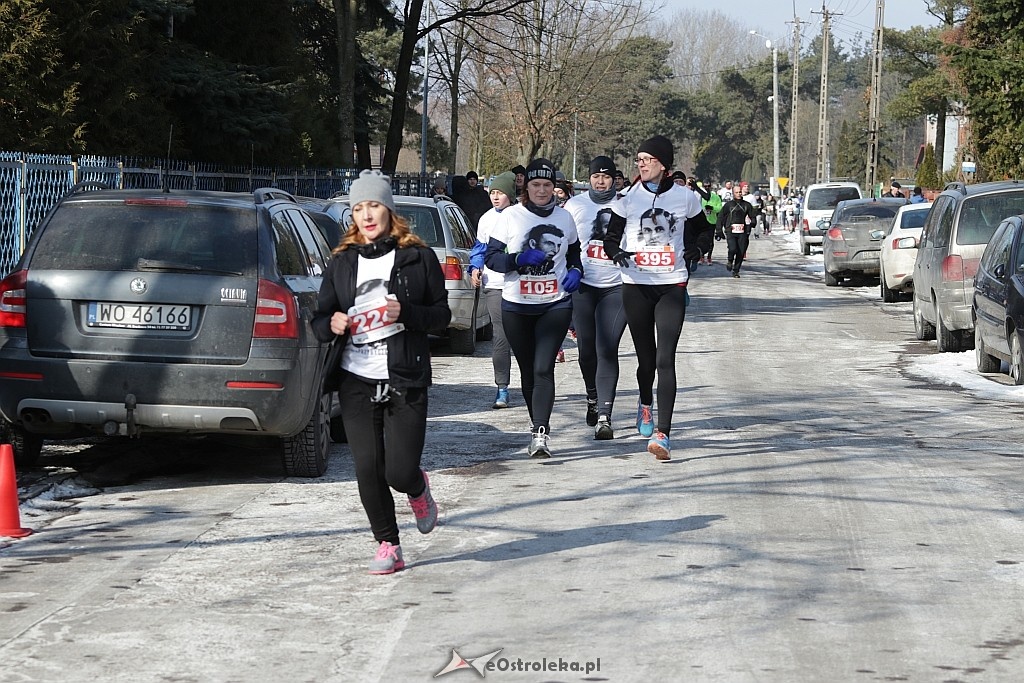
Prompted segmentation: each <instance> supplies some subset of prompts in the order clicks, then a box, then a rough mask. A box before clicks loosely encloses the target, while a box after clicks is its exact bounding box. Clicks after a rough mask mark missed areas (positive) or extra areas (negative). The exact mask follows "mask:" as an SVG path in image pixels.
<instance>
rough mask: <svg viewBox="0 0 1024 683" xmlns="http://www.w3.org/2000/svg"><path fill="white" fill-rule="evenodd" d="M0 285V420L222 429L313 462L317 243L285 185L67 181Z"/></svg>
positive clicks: (326, 398) (109, 431) (80, 426)
mask: <svg viewBox="0 0 1024 683" xmlns="http://www.w3.org/2000/svg"><path fill="white" fill-rule="evenodd" d="M97 185H99V184H98V183H84V184H83V183H79V185H78V186H76V187H75V188H73V189H72V191H71V192H70V193H69V194H68V195H66V196H65V197H63V198H62V199H61V200H60V201H59V202H58V203H57V204H56V205H55V206H54V208H53V209H52V210H51V211H50V213H49V214H48V215H47V216H46V218H45V219H44V220H43V221H42V223H41V224H40V225H39V227H37V228H36V230H35V231H34V233H33V235H32V239H31V241H30V242H29V244H28V246H27V248H26V249H25V252H24V253H23V254H22V256H21V258H20V260H19V261H18V263H17V265H16V266H15V267H14V270H13V272H11V273H10V274H9V275H8V276H7V277H5V278H4V279H3V280H2V281H0V418H2V420H3V425H4V430H5V432H6V433H7V436H8V438H9V439H10V441H11V442H12V443H13V444H14V447H15V448H14V450H15V455H16V458H17V459H18V461H19V463H21V464H31V462H33V461H34V460H35V459H36V458H38V456H39V454H40V450H41V448H42V445H43V441H44V439H60V438H68V437H76V436H82V435H93V434H96V435H107V436H116V435H122V436H128V437H145V436H147V435H150V434H161V433H163V434H186V435H193V434H203V435H208V434H226V435H242V436H249V437H258V441H257V442H258V443H263V444H265V445H266V446H268V447H270V448H272V449H275V450H277V451H279V453H280V455H281V457H282V460H283V463H284V469H285V472H286V474H288V475H289V476H304V477H315V476H320V475H322V474H323V473H324V472H325V471H326V469H327V453H328V446H329V443H328V439H329V433H330V417H331V411H332V396H331V394H329V393H324V391H322V387H323V367H324V362H325V360H326V357H327V352H328V349H329V346H328V345H323V344H321V343H320V342H319V341H318V340H317V339H316V338H315V337H314V336H313V333H312V330H311V329H310V327H309V319H310V318H311V317H312V315H313V311H314V309H315V306H316V295H317V292H318V291H319V288H320V280H321V274H322V273H323V270H324V267H325V263H326V257H327V254H328V253H329V249H328V247H327V244H326V243H325V242H324V240H323V237H322V236H321V235H320V232H319V231H318V230H317V229H316V227H315V225H314V224H313V221H312V220H311V218H310V217H309V215H308V214H307V213H306V212H305V211H303V210H302V209H301V208H299V206H298V205H297V204H296V203H295V201H294V200H293V198H292V197H291V196H290V195H288V194H287V193H285V192H282V191H280V190H276V189H259V190H256V191H255V192H253V193H251V194H240V193H228V192H202V191H167V192H162V191H160V190H108V189H96V190H94V191H82V190H83V189H85V188H86V187H88V186H94V187H95V186H97Z"/></svg>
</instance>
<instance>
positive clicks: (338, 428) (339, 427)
mask: <svg viewBox="0 0 1024 683" xmlns="http://www.w3.org/2000/svg"><path fill="white" fill-rule="evenodd" d="M331 441H333V442H334V443H348V434H347V433H346V432H345V422H344V420H342V419H341V415H338V416H337V417H332V418H331Z"/></svg>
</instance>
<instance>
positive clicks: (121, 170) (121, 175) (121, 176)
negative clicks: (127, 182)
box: [117, 161, 124, 190]
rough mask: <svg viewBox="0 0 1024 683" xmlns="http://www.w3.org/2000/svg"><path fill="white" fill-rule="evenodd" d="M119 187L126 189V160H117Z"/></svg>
mask: <svg viewBox="0 0 1024 683" xmlns="http://www.w3.org/2000/svg"><path fill="white" fill-rule="evenodd" d="M117 189H119V190H123V189H124V162H123V161H118V162H117Z"/></svg>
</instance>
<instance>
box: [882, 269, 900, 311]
mask: <svg viewBox="0 0 1024 683" xmlns="http://www.w3.org/2000/svg"><path fill="white" fill-rule="evenodd" d="M878 288H879V289H880V290H881V291H882V301H884V302H885V303H887V304H894V303H896V302H897V301H899V300H900V293H899V291H898V290H895V289H889V286H888V285H886V284H885V271H884V270H879V271H878Z"/></svg>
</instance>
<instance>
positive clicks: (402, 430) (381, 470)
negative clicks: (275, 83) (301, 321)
mask: <svg viewBox="0 0 1024 683" xmlns="http://www.w3.org/2000/svg"><path fill="white" fill-rule="evenodd" d="M349 206H350V207H351V209H352V223H351V225H349V226H347V228H348V230H347V232H346V233H345V235H344V236H343V237H342V238H341V243H340V244H339V245H338V246H337V247H336V248H335V249H334V251H333V252H332V256H331V260H330V262H329V263H328V264H327V272H326V273H324V279H323V284H322V285H321V286H320V294H319V296H318V298H317V312H316V314H315V315H314V316H313V320H312V321H311V325H312V327H313V332H314V333H315V334H316V336H317V338H318V339H319V340H320V341H322V342H325V343H326V342H332V341H333V342H334V344H335V345H339V344H340V345H342V352H341V354H340V355H341V358H340V362H339V364H338V367H332V368H327V372H328V373H330V374H329V376H328V378H327V382H328V383H329V384H330V385H331V386H337V387H338V399H339V402H340V404H341V413H342V420H343V421H344V424H345V432H346V433H347V435H348V443H349V447H350V448H351V450H352V459H353V461H354V463H355V471H356V481H357V483H358V486H359V498H360V500H361V501H362V503H363V508H364V509H365V510H366V515H367V517H368V518H369V520H370V528H371V530H372V531H373V537H374V539H375V540H376V541H377V543H378V546H377V550H376V553H375V554H374V558H373V560H371V561H370V567H369V569H370V573H371V574H392V573H394V572H396V571H398V570H399V569H402V568H403V567H405V561H404V559H403V558H402V547H401V545H400V544H399V537H398V523H397V521H396V518H395V501H394V498H393V497H392V495H391V489H392V488H393V489H395V490H397V491H400V492H402V493H405V494H406V495H407V496H408V499H409V505H410V506H411V507H412V510H413V514H414V516H415V517H416V527H417V529H419V531H420V533H423V534H426V533H430V531H432V530H433V528H434V525H435V524H436V523H437V504H436V503H435V502H434V498H433V496H432V495H431V493H430V482H429V480H428V479H427V473H426V472H424V471H423V470H422V469H420V460H421V458H422V455H423V444H424V440H425V438H426V431H427V387H428V386H430V380H431V373H430V344H429V341H428V339H427V333H428V332H432V333H439V332H441V331H443V330H444V329H445V328H446V327H447V326H448V323H449V322H450V321H451V317H452V313H451V310H450V309H449V308H448V292H447V291H446V290H445V286H444V274H443V273H442V272H441V266H440V264H439V263H438V261H437V256H436V255H435V254H434V251H433V249H430V248H429V247H427V246H426V245H425V244H424V243H423V240H421V239H420V238H419V237H417V236H416V235H415V234H413V233H412V232H411V231H410V230H409V224H408V222H406V220H405V219H404V218H402V217H401V216H399V215H398V213H396V211H395V200H394V197H393V196H392V194H391V179H390V178H389V177H388V176H386V175H382V174H381V173H380V172H379V171H363V172H362V173H360V174H359V178H358V179H357V180H356V181H355V182H353V183H352V188H351V190H350V191H349ZM331 355H332V356H333V355H334V354H331Z"/></svg>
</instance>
